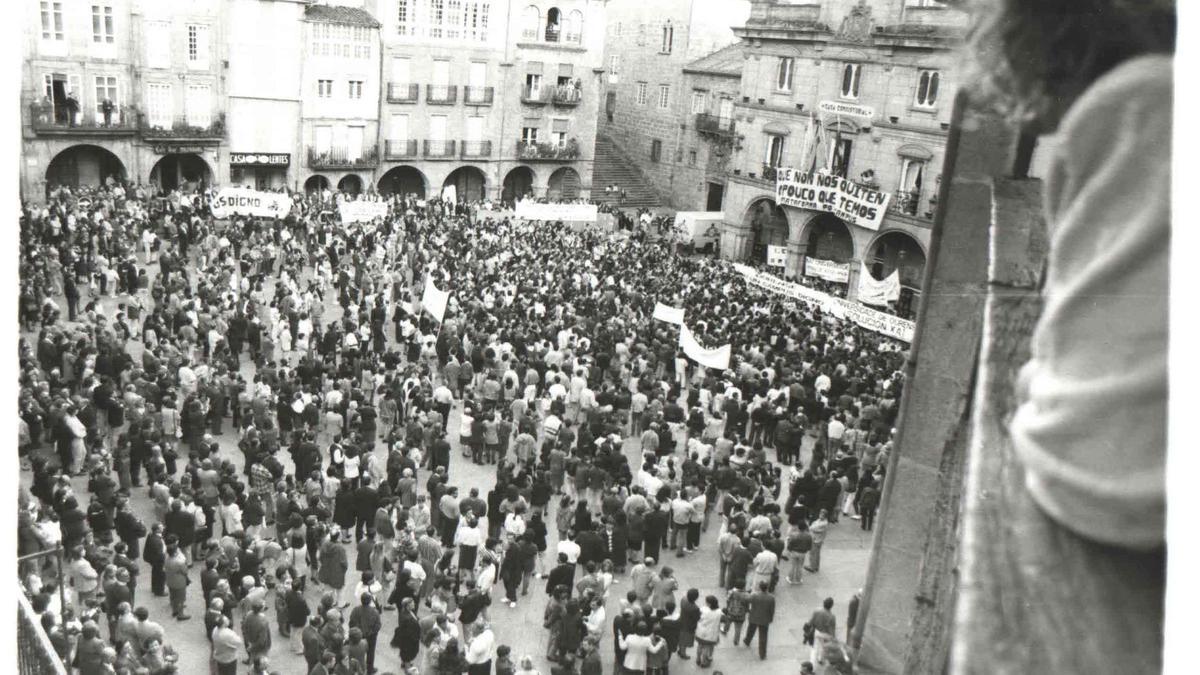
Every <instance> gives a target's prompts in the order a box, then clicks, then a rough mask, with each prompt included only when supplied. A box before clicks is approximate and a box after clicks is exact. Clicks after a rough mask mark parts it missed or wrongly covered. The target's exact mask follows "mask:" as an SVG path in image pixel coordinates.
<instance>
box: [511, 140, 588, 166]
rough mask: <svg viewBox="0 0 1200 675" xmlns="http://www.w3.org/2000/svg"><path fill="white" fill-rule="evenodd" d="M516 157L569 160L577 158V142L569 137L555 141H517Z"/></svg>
mask: <svg viewBox="0 0 1200 675" xmlns="http://www.w3.org/2000/svg"><path fill="white" fill-rule="evenodd" d="M517 157H518V158H520V159H525V160H548V161H570V160H573V159H579V142H578V141H576V140H575V139H571V140H569V141H567V142H566V143H564V144H562V145H559V144H557V143H531V142H528V141H517Z"/></svg>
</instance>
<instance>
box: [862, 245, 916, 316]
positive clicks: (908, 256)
mask: <svg viewBox="0 0 1200 675" xmlns="http://www.w3.org/2000/svg"><path fill="white" fill-rule="evenodd" d="M863 260H864V261H865V262H866V263H867V265H866V266H867V271H868V272H869V273H870V274H871V276H873V277H875V278H876V279H884V278H886V277H887V276H888V275H890V274H891V273H892V272H893V271H897V270H898V271H899V273H900V299H899V300H897V301H896V313H897V314H899V315H900V316H903V317H906V318H912V317H913V316H915V315H916V311H917V300H918V299H919V298H920V296H921V289H922V286H923V285H924V282H925V249H924V248H923V247H922V246H921V242H919V241H917V239H916V237H914V236H912V235H911V234H909V233H907V232H904V231H903V230H888V231H886V232H881V233H880V234H879V235H878V236H876V237H875V239H874V240H872V241H871V243H870V244H869V245H868V246H867V252H866V255H864V256H863Z"/></svg>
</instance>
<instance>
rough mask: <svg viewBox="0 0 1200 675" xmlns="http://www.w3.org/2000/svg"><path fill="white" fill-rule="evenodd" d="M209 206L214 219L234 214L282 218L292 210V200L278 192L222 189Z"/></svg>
mask: <svg viewBox="0 0 1200 675" xmlns="http://www.w3.org/2000/svg"><path fill="white" fill-rule="evenodd" d="M209 206H210V208H211V209H212V214H213V217H214V218H228V217H230V216H232V215H234V214H239V215H243V216H258V217H260V218H283V217H284V216H286V215H287V214H288V213H289V212H290V211H291V210H292V198H291V197H289V196H288V195H285V194H279V193H278V192H259V191H258V190H251V189H249V188H240V187H224V188H221V190H220V191H219V192H217V195H216V196H215V197H213V200H212V203H211V204H210V205H209Z"/></svg>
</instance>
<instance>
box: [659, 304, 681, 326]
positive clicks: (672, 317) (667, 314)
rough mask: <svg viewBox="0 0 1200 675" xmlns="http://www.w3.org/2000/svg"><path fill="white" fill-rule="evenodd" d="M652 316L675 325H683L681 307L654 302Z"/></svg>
mask: <svg viewBox="0 0 1200 675" xmlns="http://www.w3.org/2000/svg"><path fill="white" fill-rule="evenodd" d="M653 318H655V319H658V320H659V321H666V322H667V323H673V324H675V325H677V326H682V325H683V308H682V307H672V306H670V305H664V304H662V303H661V302H656V303H654V315H653Z"/></svg>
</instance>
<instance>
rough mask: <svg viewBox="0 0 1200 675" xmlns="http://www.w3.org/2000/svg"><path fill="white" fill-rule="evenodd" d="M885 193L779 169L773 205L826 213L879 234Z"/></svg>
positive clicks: (823, 176)
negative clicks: (876, 231) (774, 203)
mask: <svg viewBox="0 0 1200 675" xmlns="http://www.w3.org/2000/svg"><path fill="white" fill-rule="evenodd" d="M891 198H892V196H891V195H890V194H888V193H887V192H880V191H879V190H872V189H871V188H868V187H865V186H862V185H859V184H858V183H855V182H854V181H851V180H846V179H845V178H842V177H841V176H830V175H827V174H821V173H811V172H808V173H805V172H800V171H797V170H795V169H788V168H780V169H779V172H778V173H777V174H776V178H775V201H776V203H778V204H780V205H786V206H794V207H796V208H799V209H808V210H810V211H825V212H826V213H832V214H833V215H835V216H837V217H838V218H841V219H842V220H845V221H847V222H851V223H854V224H856V225H861V226H862V227H866V228H870V229H872V230H878V229H879V227H880V226H881V225H882V224H883V215H884V213H886V212H887V205H888V200H890V199H891Z"/></svg>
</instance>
